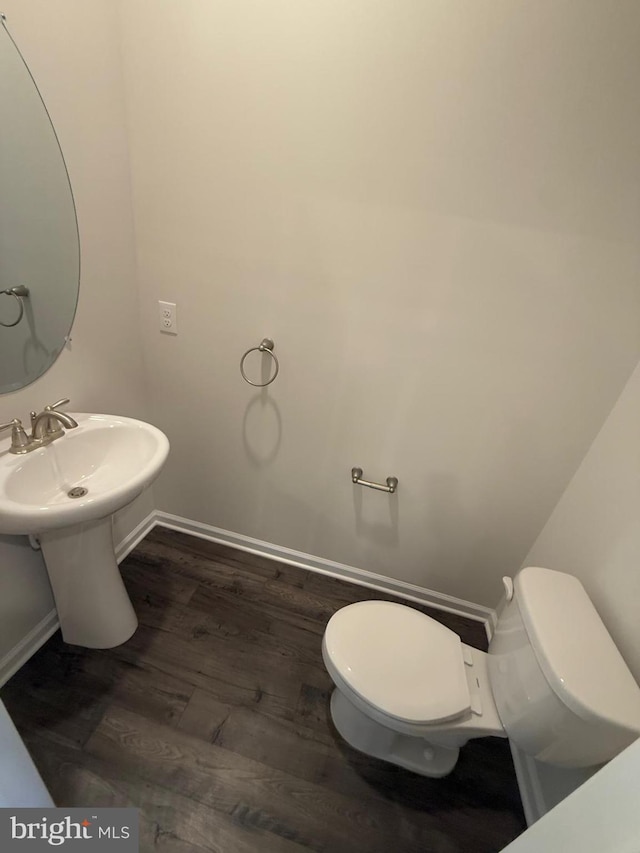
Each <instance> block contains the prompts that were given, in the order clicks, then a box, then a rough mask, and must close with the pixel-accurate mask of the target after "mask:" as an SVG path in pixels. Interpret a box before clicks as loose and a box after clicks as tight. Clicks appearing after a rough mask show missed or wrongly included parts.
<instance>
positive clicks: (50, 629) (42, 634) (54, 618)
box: [0, 608, 59, 687]
mask: <svg viewBox="0 0 640 853" xmlns="http://www.w3.org/2000/svg"><path fill="white" fill-rule="evenodd" d="M58 628H59V622H58V613H57V611H56V610H55V608H54V609H53V610H50V611H49V613H47V615H46V616H45V617H44V618H43V619H41V620H40V622H38V624H37V625H36V626H35V627H34V628H32V629H31V630H30V631H29V633H28V634H27V635H26V636H25V637H23V638H22V639H21V640H20V642H19V643H16V645H15V646H14V647H13V648H12V649H10V650H9V651H8V652H7V654H6V655H4V657H2V658H1V659H0V687H1V686H2V685H3V684H4V683H5V682H7V681H8V680H9V679H10V678H11V676H12V675H13V674H14V673H16V672H17V671H18V670H19V669H20V667H21V666H23V665H24V664H25V663H26V662H27V661H28V660H29V658H30V657H31V655H33V654H34V653H35V652H37V651H38V649H39V648H40V646H42V645H44V644H45V643H46V642H47V640H48V639H49V637H50V636H51V635H52V634H54V633H55V632H56V631H57V630H58Z"/></svg>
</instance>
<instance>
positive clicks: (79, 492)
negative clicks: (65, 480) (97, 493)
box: [67, 486, 89, 498]
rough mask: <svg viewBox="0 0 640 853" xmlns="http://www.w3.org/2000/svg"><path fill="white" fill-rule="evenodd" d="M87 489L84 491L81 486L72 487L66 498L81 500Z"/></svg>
mask: <svg viewBox="0 0 640 853" xmlns="http://www.w3.org/2000/svg"><path fill="white" fill-rule="evenodd" d="M88 491H89V489H85V488H84V487H83V486H74V487H73V489H70V490H69V491H68V492H67V497H68V498H83V497H84V496H85V495H86V494H87V493H88Z"/></svg>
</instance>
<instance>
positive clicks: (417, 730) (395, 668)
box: [322, 601, 506, 776]
mask: <svg viewBox="0 0 640 853" xmlns="http://www.w3.org/2000/svg"><path fill="white" fill-rule="evenodd" d="M364 638H366V641H364V642H363V639H364ZM322 656H323V659H324V663H325V666H326V668H327V671H328V673H329V675H330V676H331V678H332V680H333V682H334V684H335V686H336V689H335V690H334V692H333V695H332V697H331V716H332V719H333V722H334V724H335V726H336V728H337V730H338V732H339V733H340V734H341V735H342V737H343V738H344V739H345V740H346V741H347V742H348V743H350V744H351V745H352V746H354V747H355V748H356V749H359V750H360V751H361V752H366V753H367V754H369V755H374V756H376V757H377V758H384V759H386V760H388V761H393V762H394V763H395V764H398V765H400V766H402V767H405V768H406V769H408V770H413V771H414V772H416V773H420V774H422V775H426V776H444V775H446V774H447V773H449V772H451V770H452V769H453V767H454V765H455V763H456V761H457V759H458V753H459V751H460V747H461V746H462V745H463V744H465V743H466V742H467V741H468V740H469V739H470V738H472V737H483V736H489V735H494V736H498V737H506V733H505V731H504V728H503V726H502V723H501V722H500V718H499V716H498V712H497V709H496V706H495V702H494V701H493V695H492V692H491V687H490V685H489V675H488V671H487V654H486V653H485V652H482V651H479V650H478V649H474V648H472V647H471V646H467V645H465V644H464V643H463V642H462V641H461V640H460V637H459V636H458V635H457V634H456V633H454V632H453V631H451V630H450V629H449V628H447V627H446V626H445V625H442V624H441V623H440V622H437V621H436V620H435V619H432V618H431V617H429V616H426V615H425V614H423V613H421V612H419V611H418V610H414V609H413V608H410V607H407V606H405V605H402V604H395V603H393V602H389V601H360V602H357V603H356V604H350V605H348V606H347V607H343V608H342V609H341V610H339V611H338V612H337V613H336V614H335V615H334V616H333V617H332V618H331V620H330V622H329V624H328V625H327V629H326V631H325V634H324V637H323V642H322Z"/></svg>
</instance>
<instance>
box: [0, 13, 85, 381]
mask: <svg viewBox="0 0 640 853" xmlns="http://www.w3.org/2000/svg"><path fill="white" fill-rule="evenodd" d="M0 116H2V132H0V324H1V325H0V393H6V392H8V391H16V390H17V389H19V388H23V387H24V386H25V385H29V384H30V383H31V382H33V381H34V380H35V379H37V378H38V377H39V376H42V374H43V373H44V372H45V371H46V370H48V369H49V367H51V365H52V364H53V363H54V361H55V360H56V358H57V357H58V356H59V355H60V353H61V351H62V349H63V347H64V345H65V342H66V340H67V337H68V335H69V332H70V330H71V325H72V323H73V318H74V315H75V310H76V304H77V300H78V287H79V277H80V245H79V240H78V225H77V221H76V211H75V205H74V202H73V196H72V194H71V185H70V183H69V176H68V174H67V169H66V166H65V163H64V159H63V157H62V151H61V150H60V145H59V143H58V138H57V136H56V133H55V130H54V129H53V125H52V124H51V120H50V118H49V114H48V113H47V110H46V107H45V105H44V103H43V101H42V98H41V97H40V93H39V92H38V89H37V88H36V85H35V82H34V80H33V78H32V77H31V74H30V72H29V69H28V68H27V66H26V64H25V62H24V60H23V59H22V56H21V55H20V53H19V51H18V49H17V47H16V45H15V43H14V42H13V40H12V38H11V36H10V35H9V32H8V30H7V29H6V25H5V24H4V21H3V20H0ZM7 291H8V292H7ZM21 294H22V295H21Z"/></svg>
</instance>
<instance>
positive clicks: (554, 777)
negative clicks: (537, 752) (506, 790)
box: [509, 741, 598, 826]
mask: <svg viewBox="0 0 640 853" xmlns="http://www.w3.org/2000/svg"><path fill="white" fill-rule="evenodd" d="M509 745H510V746H511V755H512V756H513V766H514V767H515V771H516V779H517V780H518V788H519V789H520V799H521V800H522V808H523V809H524V816H525V818H526V819H527V825H528V826H531V824H532V823H535V821H537V820H539V819H540V818H541V817H542V816H543V815H545V814H547V812H549V811H551V809H553V808H555V806H557V805H558V803H561V802H562V800H564V798H565V797H568V796H569V794H572V793H573V792H574V791H575V790H577V789H578V788H579V787H580V785H583V784H584V783H585V782H586V781H587V779H590V778H591V776H593V774H594V773H596V772H597V770H598V768H597V767H554V766H553V765H552V764H544V763H542V762H540V761H536V760H535V759H534V758H531V756H530V755H526V753H524V752H522V750H521V749H519V748H518V747H517V746H516V745H515V744H514V743H511V741H510V742H509Z"/></svg>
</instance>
